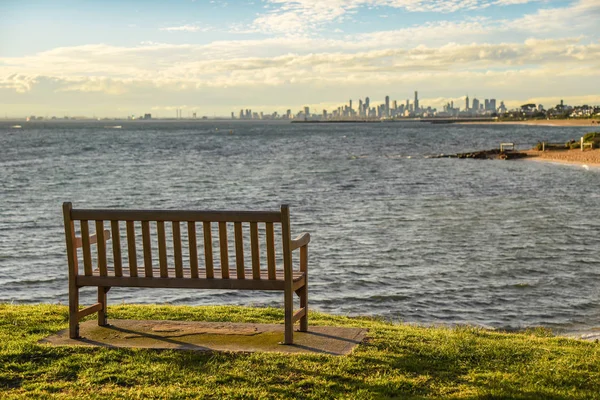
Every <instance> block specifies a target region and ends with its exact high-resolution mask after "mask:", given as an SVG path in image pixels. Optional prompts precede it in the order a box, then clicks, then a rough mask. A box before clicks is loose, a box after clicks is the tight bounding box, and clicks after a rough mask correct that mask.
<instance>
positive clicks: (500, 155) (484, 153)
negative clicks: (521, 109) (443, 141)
mask: <svg viewBox="0 0 600 400" xmlns="http://www.w3.org/2000/svg"><path fill="white" fill-rule="evenodd" d="M523 157H527V154H526V153H522V152H520V151H516V150H504V151H500V149H492V150H477V151H470V152H467V153H456V154H438V155H435V156H430V157H429V158H474V159H477V160H514V159H517V158H523Z"/></svg>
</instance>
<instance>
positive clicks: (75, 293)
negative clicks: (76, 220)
mask: <svg viewBox="0 0 600 400" xmlns="http://www.w3.org/2000/svg"><path fill="white" fill-rule="evenodd" d="M72 209H73V206H72V204H71V203H64V204H63V217H64V221H65V239H66V241H67V260H68V263H69V337H70V338H71V339H76V338H78V337H79V321H78V318H77V312H78V311H79V288H78V287H77V275H78V274H79V265H78V264H77V249H76V248H75V225H74V224H73V220H72V219H71V210H72Z"/></svg>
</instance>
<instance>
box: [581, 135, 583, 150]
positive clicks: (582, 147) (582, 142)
mask: <svg viewBox="0 0 600 400" xmlns="http://www.w3.org/2000/svg"><path fill="white" fill-rule="evenodd" d="M581 151H583V136H582V137H581Z"/></svg>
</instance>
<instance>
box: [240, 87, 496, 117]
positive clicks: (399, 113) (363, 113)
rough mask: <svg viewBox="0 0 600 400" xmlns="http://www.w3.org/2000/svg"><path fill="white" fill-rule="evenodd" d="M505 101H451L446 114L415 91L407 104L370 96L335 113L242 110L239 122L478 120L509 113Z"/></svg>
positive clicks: (340, 107)
mask: <svg viewBox="0 0 600 400" xmlns="http://www.w3.org/2000/svg"><path fill="white" fill-rule="evenodd" d="M506 111H507V110H506V107H505V106H504V102H500V106H499V107H497V106H496V99H485V100H484V101H483V102H480V101H479V99H476V98H474V99H473V103H472V104H470V103H469V96H467V97H466V100H465V107H464V108H462V109H461V108H460V107H459V106H456V107H455V106H454V102H453V101H452V102H450V103H448V104H446V105H444V107H443V111H438V110H437V109H436V108H432V107H430V106H424V105H421V104H420V102H419V92H418V91H415V93H414V100H413V101H412V102H411V101H410V99H406V101H398V100H392V101H390V96H385V99H384V102H383V103H380V104H373V103H372V102H371V99H370V98H369V97H365V99H364V100H363V99H359V100H358V104H356V103H354V102H353V101H352V99H350V100H349V101H348V103H347V104H344V105H341V106H339V107H337V108H336V109H334V110H326V109H324V110H322V111H321V112H311V110H310V107H308V106H305V107H304V109H303V110H300V111H298V112H296V113H292V111H291V110H287V112H286V113H285V114H283V115H279V114H278V113H277V112H274V113H272V114H264V113H262V112H260V113H257V112H253V111H252V110H251V109H242V110H240V112H239V114H238V117H237V118H238V119H241V120H242V119H245V120H252V119H289V120H291V119H300V120H353V119H360V120H366V119H380V120H386V119H397V118H432V117H477V116H492V115H496V114H497V113H504V112H506ZM231 118H232V119H236V116H235V113H233V112H232V113H231Z"/></svg>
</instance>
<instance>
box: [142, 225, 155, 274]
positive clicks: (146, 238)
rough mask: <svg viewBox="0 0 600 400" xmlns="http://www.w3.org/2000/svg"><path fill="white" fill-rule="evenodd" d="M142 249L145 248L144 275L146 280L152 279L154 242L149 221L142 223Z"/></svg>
mask: <svg viewBox="0 0 600 400" xmlns="http://www.w3.org/2000/svg"><path fill="white" fill-rule="evenodd" d="M142 247H143V248H144V274H145V276H146V278H152V276H153V275H152V241H151V240H150V222H148V221H142Z"/></svg>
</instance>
